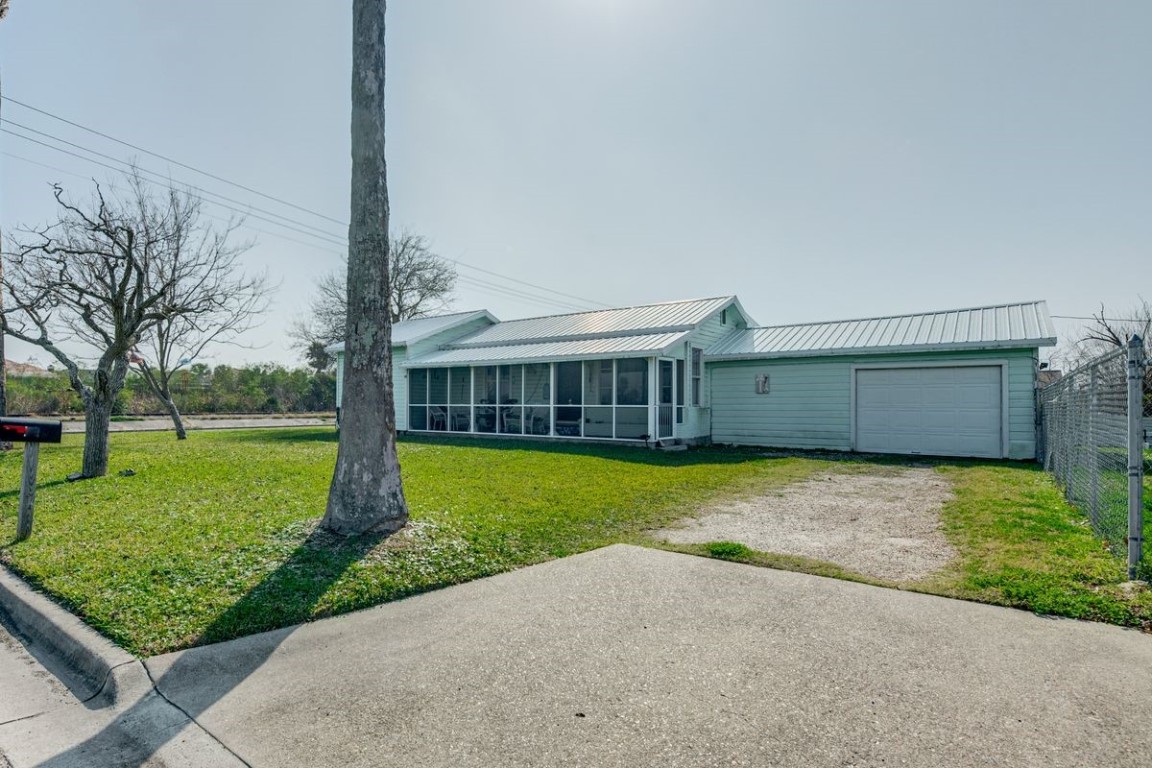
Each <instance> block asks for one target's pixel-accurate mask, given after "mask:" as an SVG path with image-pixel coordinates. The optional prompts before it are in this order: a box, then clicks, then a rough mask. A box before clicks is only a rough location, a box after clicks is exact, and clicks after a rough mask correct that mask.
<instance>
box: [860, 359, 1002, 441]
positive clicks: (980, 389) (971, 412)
mask: <svg viewBox="0 0 1152 768" xmlns="http://www.w3.org/2000/svg"><path fill="white" fill-rule="evenodd" d="M1002 424H1003V418H1002V413H1001V369H1000V366H957V367H946V366H940V367H927V368H880V369H859V370H857V371H856V450H859V451H872V452H877V453H914V454H917V453H918V454H935V455H941V456H988V457H999V456H1001V455H1003V453H1002V437H1001V430H1002Z"/></svg>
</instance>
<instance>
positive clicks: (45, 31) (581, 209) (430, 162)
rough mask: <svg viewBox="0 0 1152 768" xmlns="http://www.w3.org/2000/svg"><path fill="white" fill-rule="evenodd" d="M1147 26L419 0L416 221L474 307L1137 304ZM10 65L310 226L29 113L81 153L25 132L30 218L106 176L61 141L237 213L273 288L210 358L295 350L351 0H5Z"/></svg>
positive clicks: (311, 269) (20, 115)
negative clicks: (219, 201) (232, 342)
mask: <svg viewBox="0 0 1152 768" xmlns="http://www.w3.org/2000/svg"><path fill="white" fill-rule="evenodd" d="M1149 29H1152V3H1148V2H1146V0H1138V1H1136V2H1119V1H1112V0H1109V1H1108V2H1059V1H1056V0H1035V1H1030V2H1022V1H1013V0H996V1H992V0H988V1H975V2H958V1H951V2H913V1H912V0H906V1H903V2H887V1H884V0H869V1H868V2H860V1H859V0H843V1H842V2H834V1H821V2H808V1H807V0H805V1H803V2H802V1H800V0H793V1H792V2H772V1H771V0H484V2H471V1H469V0H419V1H417V0H393V2H391V3H389V9H388V46H389V47H388V74H387V77H388V81H387V82H388V85H387V100H388V113H387V121H388V129H387V130H388V136H387V141H388V161H389V179H388V180H389V191H390V195H391V202H392V225H393V228H394V229H400V228H407V229H409V230H411V231H413V232H416V233H419V234H422V235H424V236H426V237H427V238H428V239H429V240H430V241H431V243H432V245H433V247H434V249H435V250H436V251H437V252H438V253H439V254H441V255H442V256H445V257H448V258H451V259H457V260H459V261H461V262H462V263H463V264H464V265H468V266H461V267H460V268H459V274H460V277H461V283H460V286H459V290H458V291H457V295H456V299H455V301H454V304H453V308H454V309H458V310H464V309H475V308H487V309H489V310H491V311H492V312H493V313H494V314H495V315H497V316H498V317H501V318H516V317H525V316H532V315H540V314H552V313H557V312H563V311H571V310H574V309H583V308H596V307H599V306H602V305H605V304H606V305H612V306H620V305H629V304H639V303H649V302H656V301H663V300H673V299H686V298H696V297H701V296H715V295H726V294H733V293H734V294H737V295H739V296H740V298H741V300H742V302H743V304H744V306H745V307H746V308H747V309H748V311H749V312H750V314H751V315H752V316H753V317H754V318H755V319H756V320H757V321H759V322H760V323H761V324H764V325H773V324H781V323H792V322H805V321H817V320H834V319H842V318H853V317H868V316H876V315H886V314H895V313H903V312H917V311H924V310H932V309H950V308H957V307H967V306H976V305H984V304H992V303H998V302H1005V301H1017V300H1031V299H1040V298H1043V299H1047V300H1048V301H1049V306H1050V308H1051V310H1052V312H1053V313H1054V314H1057V315H1073V316H1086V315H1089V314H1091V313H1092V312H1094V311H1098V310H1099V307H1100V305H1101V303H1103V304H1105V305H1106V306H1107V307H1108V308H1109V310H1110V311H1112V310H1115V313H1116V314H1121V315H1122V314H1123V310H1125V309H1127V308H1128V307H1130V306H1131V305H1132V304H1134V303H1135V301H1136V298H1137V295H1138V294H1141V293H1142V294H1143V295H1144V296H1145V298H1150V299H1152V277H1150V274H1152V272H1150V270H1149V264H1152V254H1150V253H1149V244H1150V243H1152V149H1150V143H1152V142H1150V137H1152V45H1149V42H1148V30H1149ZM0 65H2V67H3V88H4V91H3V92H4V95H5V96H8V97H10V98H12V99H15V100H17V101H20V102H24V103H26V104H29V105H32V106H34V107H37V108H39V109H42V110H45V111H47V112H49V113H52V114H54V115H58V116H60V117H63V118H67V119H68V120H71V121H73V122H75V123H79V124H81V125H83V126H87V127H89V128H93V129H96V130H98V131H100V132H102V133H105V134H107V135H108V136H110V137H114V138H116V139H120V140H122V141H125V142H129V143H131V144H135V145H137V146H139V147H142V148H144V149H147V150H151V151H154V152H157V153H160V154H163V155H165V156H168V157H170V158H172V159H174V160H176V161H179V162H180V163H183V164H186V165H188V166H192V167H194V168H197V169H200V170H203V171H207V172H210V173H212V174H215V175H217V176H219V177H223V178H226V179H228V180H230V181H234V182H236V183H239V184H242V185H245V186H247V187H250V188H252V189H254V190H258V191H260V192H263V193H266V194H268V195H272V196H274V197H277V198H281V199H283V200H285V201H289V202H291V203H293V204H295V205H298V206H300V207H302V208H304V209H307V210H308V211H309V212H305V211H302V210H299V209H297V208H291V207H287V206H285V205H282V204H281V203H277V202H274V201H271V200H268V199H265V198H261V197H258V196H256V195H255V194H253V193H251V192H247V191H245V190H241V189H237V188H235V187H230V186H227V185H225V184H223V183H221V182H219V181H216V180H214V179H211V178H207V177H205V176H202V175H198V174H196V173H194V172H192V171H190V170H188V169H186V168H182V167H179V166H175V165H172V164H170V163H168V162H165V161H163V160H159V159H157V158H155V157H152V156H149V155H146V154H143V153H141V152H138V151H136V150H132V149H129V148H128V147H125V146H123V145H120V144H117V143H115V142H113V141H110V140H108V139H106V138H101V137H99V136H96V135H94V134H92V133H88V132H85V131H83V130H81V129H79V128H76V127H73V126H70V125H67V124H65V123H62V122H59V121H57V120H54V119H52V118H51V117H48V116H47V115H44V114H40V113H37V112H34V111H31V110H29V109H27V108H25V107H22V106H20V105H18V104H15V103H13V102H11V101H8V102H5V103H4V105H3V118H4V120H5V121H11V123H14V124H18V125H19V126H24V127H23V128H19V127H17V126H16V125H12V124H9V125H5V126H4V127H5V128H7V129H9V130H11V131H13V132H17V133H22V134H24V135H25V136H28V137H32V138H35V139H36V140H37V141H42V142H44V143H45V144H49V145H53V146H55V147H57V149H52V148H48V147H45V146H40V145H37V144H35V143H33V142H31V141H29V140H28V139H26V138H23V139H22V138H17V137H16V136H14V135H12V134H11V133H0V152H2V153H3V154H0V223H2V224H3V225H4V227H5V230H6V231H7V230H9V229H10V228H12V227H13V226H14V225H17V224H20V223H24V224H37V223H41V222H44V221H47V220H49V219H51V218H52V217H53V216H54V213H55V211H54V207H53V201H52V197H51V190H50V186H49V185H50V183H51V182H53V181H59V182H61V183H62V184H63V185H65V186H66V187H68V188H70V189H75V190H76V191H77V192H80V193H83V192H84V190H85V189H86V186H85V185H86V184H87V183H89V182H86V181H85V180H86V179H89V178H91V177H93V176H95V177H96V178H98V179H100V180H104V179H106V178H108V177H109V175H110V173H111V172H110V171H108V170H107V169H105V168H102V167H99V166H97V165H94V164H92V163H91V162H88V161H87V160H84V159H81V158H79V157H74V156H71V155H68V154H64V153H63V152H61V151H59V150H60V149H66V150H67V151H69V152H73V153H75V154H77V155H81V156H86V157H91V155H88V154H87V153H86V152H85V150H86V149H87V150H94V151H97V152H100V153H103V154H106V155H110V156H112V157H114V158H119V159H122V160H129V159H132V158H135V159H136V160H137V162H138V163H139V164H140V165H141V166H142V167H143V168H145V169H148V170H152V171H155V172H156V173H158V174H160V175H162V176H169V175H170V176H172V177H173V178H175V179H177V180H178V181H181V182H187V183H191V184H195V185H197V186H200V187H202V188H203V189H205V190H208V191H210V192H212V193H216V194H219V195H224V196H227V197H230V198H233V200H235V201H237V202H235V203H227V204H226V205H229V206H231V207H233V208H240V209H243V210H245V211H248V212H249V218H248V221H247V224H248V227H247V232H246V234H247V235H248V236H251V237H254V238H255V239H256V240H257V241H258V244H257V246H256V247H255V248H253V249H252V250H251V251H250V252H249V254H248V256H247V257H246V258H247V262H248V263H249V264H250V265H251V267H252V268H254V269H260V268H267V269H268V270H269V271H270V273H271V274H272V276H273V279H274V280H275V281H277V282H279V283H280V286H281V287H280V289H279V292H278V293H277V295H276V298H275V305H274V308H273V310H272V311H271V312H270V313H269V314H268V316H267V319H266V322H265V323H264V324H263V325H262V326H261V327H260V328H258V329H257V330H255V331H253V332H251V333H250V334H249V335H248V337H247V339H246V341H247V342H248V344H249V345H250V346H249V347H248V348H231V349H230V348H223V349H217V350H216V351H215V352H214V354H213V355H212V356H211V357H210V358H209V359H206V360H205V362H209V363H210V364H215V363H219V362H228V363H239V362H243V361H277V362H285V363H291V362H294V361H295V360H297V359H298V357H297V354H296V353H295V352H293V351H292V350H291V349H289V346H288V341H287V339H286V337H285V335H284V329H285V326H286V325H287V324H288V323H289V322H290V320H291V319H292V318H293V317H294V316H296V315H297V314H299V313H300V312H301V311H302V309H303V308H304V307H305V306H306V305H307V303H308V301H309V298H310V294H311V290H312V289H311V286H312V283H313V281H314V280H315V279H316V277H317V276H318V275H320V274H321V273H323V272H325V271H327V270H330V269H333V268H336V267H337V266H338V264H339V261H340V256H341V253H342V252H343V250H344V245H343V244H342V241H343V240H344V239H345V236H346V231H345V226H344V225H343V222H345V221H347V218H348V200H349V189H348V187H349V175H350V159H349V157H350V155H349V136H348V115H349V108H350V107H349V79H350V69H351V2H349V1H348V0H340V1H337V0H328V2H324V3H317V2H303V0H277V2H271V1H270V0H246V1H244V2H235V1H234V0H232V1H229V0H201V2H197V3H170V2H140V0H133V1H129V0H105V1H104V2H99V3H94V2H91V1H90V0H12V6H11V12H10V14H9V16H8V18H7V19H6V20H5V21H4V22H2V23H0ZM31 131H40V132H42V133H46V134H49V135H50V136H51V137H55V138H49V137H46V136H43V135H40V134H35V133H32V132H31ZM56 139H63V140H65V141H69V142H72V143H73V144H76V145H80V147H83V148H84V149H78V148H76V147H68V146H64V145H60V144H59V143H57V141H56ZM96 159H99V158H96ZM99 160H100V162H103V163H107V164H111V165H115V163H113V162H111V161H109V160H106V159H99ZM45 166H51V167H45ZM251 206H255V208H251ZM255 209H263V211H257V210H255ZM206 210H207V211H208V212H209V213H211V214H212V215H213V216H219V217H222V218H226V217H228V216H229V215H231V214H232V213H233V211H230V210H228V209H227V208H225V207H222V206H220V205H216V204H211V205H208V206H207V208H206ZM269 214H273V215H269ZM315 214H320V216H317V215H315ZM324 217H326V218H324ZM265 219H271V221H268V220H265ZM337 222H340V223H337ZM257 230H259V231H257ZM476 268H478V269H476ZM479 270H486V271H479ZM492 273H497V274H492ZM507 278H513V279H515V280H518V281H521V282H512V281H510V280H508V279H507ZM525 283H531V284H536V285H539V286H544V287H546V288H549V289H551V290H552V291H554V292H547V291H544V290H540V289H539V288H534V287H530V286H528V285H525ZM1057 323H1058V324H1057V329H1058V331H1059V332H1060V334H1061V335H1062V336H1063V337H1065V338H1070V337H1072V336H1075V335H1077V333H1078V329H1079V328H1080V327H1081V326H1082V325H1083V322H1082V321H1078V320H1058V321H1057ZM30 356H32V357H36V358H38V359H39V360H40V361H41V362H42V363H46V362H48V359H47V356H46V355H45V354H44V353H42V352H39V351H38V350H34V349H31V348H28V347H26V346H24V345H19V344H17V343H15V342H11V341H10V342H9V354H8V357H9V358H10V359H14V360H19V361H24V360H27V359H28V358H29V357H30Z"/></svg>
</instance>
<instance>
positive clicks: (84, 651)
mask: <svg viewBox="0 0 1152 768" xmlns="http://www.w3.org/2000/svg"><path fill="white" fill-rule="evenodd" d="M0 624H3V626H4V627H6V628H8V630H10V631H11V632H12V633H13V634H14V635H15V636H16V637H17V638H18V639H19V640H20V642H21V643H22V644H23V648H24V650H26V651H27V653H28V654H29V655H30V656H31V657H32V658H31V659H28V658H27V657H24V658H23V659H22V658H19V657H17V656H15V655H14V654H12V652H11V651H8V653H9V656H8V657H6V658H5V659H4V666H3V667H2V668H0V678H2V679H4V680H5V681H7V682H10V684H15V685H16V687H17V688H18V689H19V690H20V694H21V696H22V697H23V698H22V699H21V700H20V701H15V702H14V701H10V702H6V704H7V706H6V707H5V712H6V715H7V717H6V719H4V720H3V722H0V766H6V765H8V764H9V763H7V762H5V761H6V760H7V761H10V763H11V764H12V765H13V766H15V767H16V768H20V767H21V766H25V765H27V766H31V765H37V766H45V767H47V768H72V767H73V766H75V767H77V768H79V767H80V766H84V767H89V766H135V765H148V766H169V767H170V768H177V767H178V766H188V767H189V768H192V767H194V766H200V767H204V768H208V767H211V768H233V767H234V766H240V765H242V764H243V763H242V762H241V761H240V760H239V759H237V758H236V756H235V755H234V754H232V753H231V752H229V751H228V750H227V749H225V748H224V747H223V746H222V745H221V744H220V743H219V742H217V741H216V740H215V739H213V738H212V737H211V736H210V735H208V734H207V733H205V732H204V730H203V729H202V728H200V726H199V725H197V724H196V723H195V722H193V721H192V720H191V719H190V718H189V717H188V715H187V714H186V713H184V712H181V711H180V710H179V709H178V708H177V707H175V706H173V705H172V703H171V702H169V701H167V700H166V699H164V698H163V697H162V696H160V695H159V694H158V693H157V692H156V690H155V688H154V687H153V685H152V681H151V679H150V678H149V677H148V671H147V669H145V667H144V664H143V663H141V661H140V660H139V659H137V658H136V657H134V656H132V655H131V654H129V653H127V652H126V651H124V650H123V649H121V648H120V647H118V646H116V645H115V644H113V643H111V642H110V641H108V640H107V639H106V638H104V637H103V636H101V635H100V634H99V633H97V632H96V631H94V630H93V629H92V628H90V627H88V626H87V625H86V624H84V623H83V622H82V621H81V620H80V619H79V618H77V617H76V616H74V615H73V614H71V613H69V612H68V611H65V610H64V609H63V608H61V607H60V606H58V605H56V603H54V602H52V601H51V600H49V599H48V598H47V597H45V596H44V595H41V594H40V593H38V592H36V591H35V590H33V589H32V588H31V587H30V586H28V584H27V583H26V582H24V581H23V580H22V579H19V578H17V577H16V576H14V575H13V574H12V573H10V572H9V571H8V570H7V569H6V568H4V567H2V566H0ZM36 663H38V664H39V665H42V666H43V668H44V669H45V670H46V671H48V672H51V673H52V674H53V675H55V677H56V678H57V679H58V680H59V681H60V682H62V683H63V684H64V685H65V686H66V687H67V689H68V691H70V692H71V694H72V696H67V695H64V696H59V695H52V694H51V693H50V692H49V691H48V690H47V688H48V687H49V686H47V685H46V681H45V680H42V679H37V678H38V677H39V675H40V674H43V673H39V674H38V673H37V672H36V669H35V668H31V667H30V665H34V664H36ZM72 697H75V698H72Z"/></svg>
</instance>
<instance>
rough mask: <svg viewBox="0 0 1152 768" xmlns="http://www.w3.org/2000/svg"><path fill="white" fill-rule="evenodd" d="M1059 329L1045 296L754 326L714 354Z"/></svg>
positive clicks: (928, 348)
mask: <svg viewBox="0 0 1152 768" xmlns="http://www.w3.org/2000/svg"><path fill="white" fill-rule="evenodd" d="M1055 344H1056V331H1055V329H1054V328H1053V326H1052V319H1051V317H1050V316H1049V314H1048V304H1047V303H1046V302H1043V301H1030V302H1022V303H1019V304H998V305H995V306H989V307H973V308H970V309H953V310H946V311H941V312H925V313H923V314H916V315H895V316H891V317H873V318H866V319H862V320H841V321H839V322H832V323H805V324H802V325H778V326H774V327H770V328H748V329H746V330H742V331H737V332H736V333H733V334H731V335H730V336H727V337H725V338H724V339H721V340H720V341H718V342H717V343H716V344H714V345H713V346H712V347H711V348H710V349H708V351H707V353H706V355H705V356H706V357H708V358H710V359H741V358H761V357H806V356H815V355H828V354H848V353H868V354H877V353H881V352H933V351H939V350H946V349H997V348H1012V347H1016V348H1019V347H1050V346H1055Z"/></svg>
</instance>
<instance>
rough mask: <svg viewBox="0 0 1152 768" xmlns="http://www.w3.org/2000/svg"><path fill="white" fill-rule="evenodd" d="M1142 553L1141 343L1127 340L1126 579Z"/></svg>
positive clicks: (1141, 341) (1142, 432) (1137, 565)
mask: <svg viewBox="0 0 1152 768" xmlns="http://www.w3.org/2000/svg"><path fill="white" fill-rule="evenodd" d="M1143 553H1144V342H1143V340H1142V339H1141V338H1140V337H1139V336H1133V337H1132V338H1131V339H1129V341H1128V578H1129V579H1135V578H1136V573H1137V569H1138V568H1139V567H1140V558H1141V556H1142V555H1143Z"/></svg>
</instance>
